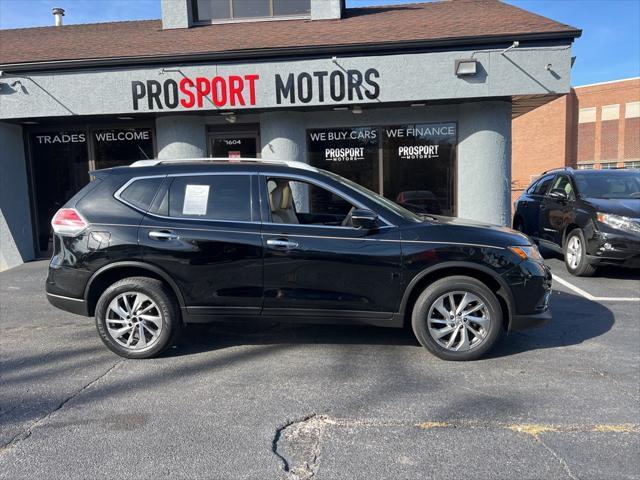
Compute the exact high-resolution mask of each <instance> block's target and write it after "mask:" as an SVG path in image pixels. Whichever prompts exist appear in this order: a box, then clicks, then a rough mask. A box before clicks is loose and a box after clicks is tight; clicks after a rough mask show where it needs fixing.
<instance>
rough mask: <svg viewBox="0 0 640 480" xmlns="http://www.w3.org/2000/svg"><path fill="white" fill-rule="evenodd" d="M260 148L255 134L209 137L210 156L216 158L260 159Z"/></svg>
mask: <svg viewBox="0 0 640 480" xmlns="http://www.w3.org/2000/svg"><path fill="white" fill-rule="evenodd" d="M259 146H260V141H259V139H258V135H257V134H255V133H253V134H252V133H237V134H234V133H228V134H226V133H225V134H217V133H216V134H212V135H210V136H209V156H210V157H214V158H260V151H259Z"/></svg>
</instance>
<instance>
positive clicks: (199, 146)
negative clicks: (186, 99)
mask: <svg viewBox="0 0 640 480" xmlns="http://www.w3.org/2000/svg"><path fill="white" fill-rule="evenodd" d="M156 141H157V145H158V158H159V159H161V160H170V159H179V158H201V157H206V156H207V134H206V127H205V124H204V117H199V116H187V115H184V116H183V115H174V116H170V117H158V118H157V119H156Z"/></svg>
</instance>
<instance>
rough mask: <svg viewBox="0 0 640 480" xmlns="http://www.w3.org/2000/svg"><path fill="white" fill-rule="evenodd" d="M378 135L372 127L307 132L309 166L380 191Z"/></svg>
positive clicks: (376, 130)
mask: <svg viewBox="0 0 640 480" xmlns="http://www.w3.org/2000/svg"><path fill="white" fill-rule="evenodd" d="M378 140H379V131H378V129H377V128H372V127H358V128H332V129H326V130H325V129H323V130H310V131H309V132H308V133H307V144H308V149H309V163H311V165H313V166H315V167H318V168H322V169H324V170H329V171H330V172H334V173H337V174H338V175H341V176H343V177H345V178H348V179H349V180H353V181H354V182H356V183H359V184H360V185H362V186H364V187H367V188H368V189H370V190H373V191H374V192H377V191H379V177H380V174H379V171H378V169H379V157H380V153H379V142H378Z"/></svg>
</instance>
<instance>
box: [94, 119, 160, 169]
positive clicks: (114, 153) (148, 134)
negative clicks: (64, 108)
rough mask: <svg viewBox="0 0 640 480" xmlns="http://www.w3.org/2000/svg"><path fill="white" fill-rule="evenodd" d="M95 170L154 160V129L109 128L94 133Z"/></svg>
mask: <svg viewBox="0 0 640 480" xmlns="http://www.w3.org/2000/svg"><path fill="white" fill-rule="evenodd" d="M92 137H93V160H94V162H95V164H94V168H96V169H97V170H99V169H101V168H111V167H118V166H121V165H129V164H130V163H133V162H135V161H136V160H148V159H151V158H154V151H153V129H152V128H145V127H143V128H140V127H132V128H107V129H99V130H98V129H96V130H93V132H92Z"/></svg>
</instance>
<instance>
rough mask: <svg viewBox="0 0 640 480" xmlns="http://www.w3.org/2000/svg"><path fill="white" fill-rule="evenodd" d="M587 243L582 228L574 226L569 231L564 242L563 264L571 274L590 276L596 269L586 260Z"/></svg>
mask: <svg viewBox="0 0 640 480" xmlns="http://www.w3.org/2000/svg"><path fill="white" fill-rule="evenodd" d="M586 246H587V243H586V242H585V239H584V234H583V233H582V230H580V229H579V228H576V229H574V230H572V231H571V232H569V235H567V238H566V239H565V242H564V248H563V250H564V264H565V266H566V267H567V270H568V271H569V273H570V274H571V275H575V276H577V277H590V276H591V275H593V274H594V272H595V271H596V268H595V267H594V266H593V265H590V264H589V263H588V261H587V249H586Z"/></svg>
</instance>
